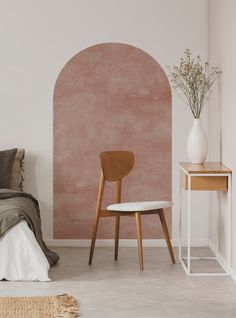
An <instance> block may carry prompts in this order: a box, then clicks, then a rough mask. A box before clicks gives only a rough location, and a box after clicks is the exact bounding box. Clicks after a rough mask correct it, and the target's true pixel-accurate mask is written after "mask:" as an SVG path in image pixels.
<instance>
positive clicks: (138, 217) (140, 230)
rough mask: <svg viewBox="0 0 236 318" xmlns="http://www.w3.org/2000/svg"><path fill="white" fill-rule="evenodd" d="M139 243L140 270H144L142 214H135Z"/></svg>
mask: <svg viewBox="0 0 236 318" xmlns="http://www.w3.org/2000/svg"><path fill="white" fill-rule="evenodd" d="M135 219H136V229H137V241H138V255H139V265H140V269H141V270H143V269H144V267H143V244H142V229H141V213H135Z"/></svg>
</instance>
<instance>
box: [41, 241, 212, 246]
mask: <svg viewBox="0 0 236 318" xmlns="http://www.w3.org/2000/svg"><path fill="white" fill-rule="evenodd" d="M45 242H46V244H47V245H49V246H64V247H90V243H91V240H61V239H46V240H45ZM171 242H172V246H173V247H177V246H179V241H178V239H173V240H171ZM182 245H183V246H186V242H185V241H183V243H182ZM113 246H114V240H112V239H107V240H97V241H96V247H113ZM119 246H120V247H136V246H137V240H136V239H120V240H119ZM143 246H144V247H166V241H165V240H164V239H156V240H155V239H152V240H151V239H150V240H148V239H146V240H143ZM191 246H193V247H200V246H208V240H191Z"/></svg>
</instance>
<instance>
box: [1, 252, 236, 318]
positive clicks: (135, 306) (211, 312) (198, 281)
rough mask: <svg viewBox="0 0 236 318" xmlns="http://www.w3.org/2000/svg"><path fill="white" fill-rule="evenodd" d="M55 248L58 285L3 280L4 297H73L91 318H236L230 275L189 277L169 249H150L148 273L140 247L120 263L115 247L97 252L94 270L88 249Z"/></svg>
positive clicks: (235, 297)
mask: <svg viewBox="0 0 236 318" xmlns="http://www.w3.org/2000/svg"><path fill="white" fill-rule="evenodd" d="M53 249H54V250H56V251H57V252H58V253H59V254H60V256H61V260H60V263H59V264H58V265H57V266H55V267H53V268H52V269H51V270H50V277H51V278H52V280H53V281H52V282H47V283H43V282H0V295H1V296H32V295H42V296H46V295H56V294H63V293H69V294H72V295H73V296H75V297H76V298H77V299H78V301H79V312H80V317H86V318H131V317H132V318H158V317H160V318H162V317H163V318H164V317H165V318H170V317H171V318H193V317H194V318H195V317H198V318H209V317H212V318H213V317H214V318H218V317H220V318H230V317H234V318H235V317H236V283H235V282H234V281H233V280H232V279H231V278H230V277H189V276H187V275H186V274H185V272H184V270H183V268H182V266H181V265H180V264H179V263H177V264H176V265H172V263H171V261H170V258H169V255H168V251H167V249H166V248H150V247H146V248H144V266H145V270H144V271H140V270H139V265H138V257H137V250H136V248H120V254H119V260H118V261H114V260H113V249H112V248H97V249H96V250H95V255H94V263H93V266H88V264H87V262H88V255H89V249H88V248H65V247H64V248H63V247H56V248H55V247H54V248H53ZM196 253H198V254H199V253H201V255H206V254H208V253H209V251H207V250H206V249H198V250H197V251H196ZM175 255H176V258H177V251H175ZM199 266H202V267H203V268H204V269H208V270H209V269H210V270H213V269H216V270H219V268H218V267H217V266H215V264H213V263H212V262H209V264H207V263H204V264H201V265H196V266H195V270H197V269H199V268H200V267H199Z"/></svg>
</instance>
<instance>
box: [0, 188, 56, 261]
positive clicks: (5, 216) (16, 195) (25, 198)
mask: <svg viewBox="0 0 236 318" xmlns="http://www.w3.org/2000/svg"><path fill="white" fill-rule="evenodd" d="M22 220H25V221H26V222H27V224H28V226H29V228H30V229H31V230H32V231H33V233H34V235H35V237H36V240H37V242H38V243H39V245H40V247H41V249H42V251H43V252H44V254H45V256H46V257H47V259H48V262H49V264H50V266H53V265H55V264H56V263H57V262H58V260H59V256H58V255H57V254H56V253H55V252H53V251H51V250H49V248H48V247H47V246H46V244H45V243H44V241H43V235H42V229H41V219H40V210H39V204H38V201H37V200H36V199H35V198H34V197H33V196H32V195H31V194H29V193H26V192H20V191H15V190H9V189H0V237H1V236H2V235H4V233H6V232H7V231H8V230H9V229H10V228H12V227H13V226H14V225H16V224H18V223H19V222H21V221H22ZM16 239H17V238H16Z"/></svg>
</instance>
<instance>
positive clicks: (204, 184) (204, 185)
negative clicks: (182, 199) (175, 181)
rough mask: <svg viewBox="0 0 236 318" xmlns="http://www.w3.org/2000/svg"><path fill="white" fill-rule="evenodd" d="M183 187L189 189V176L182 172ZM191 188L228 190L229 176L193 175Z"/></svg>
mask: <svg viewBox="0 0 236 318" xmlns="http://www.w3.org/2000/svg"><path fill="white" fill-rule="evenodd" d="M182 188H183V189H184V190H188V176H187V175H186V174H185V173H182ZM191 190H198V191H227V190H228V177H227V176H222V177H218V176H217V177H206V176H204V177H193V176H191Z"/></svg>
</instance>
